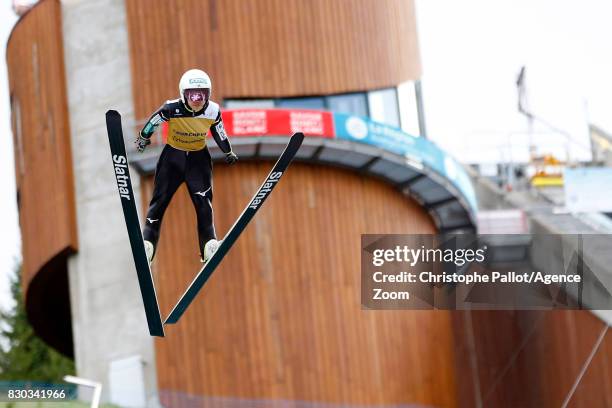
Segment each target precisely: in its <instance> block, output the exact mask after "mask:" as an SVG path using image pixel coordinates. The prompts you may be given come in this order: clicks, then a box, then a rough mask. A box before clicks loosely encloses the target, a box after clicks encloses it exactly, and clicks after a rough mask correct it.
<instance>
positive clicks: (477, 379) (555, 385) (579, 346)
mask: <svg viewBox="0 0 612 408" xmlns="http://www.w3.org/2000/svg"><path fill="white" fill-rule="evenodd" d="M453 322H454V326H455V334H456V347H457V349H456V353H455V356H456V358H457V372H458V373H459V375H457V388H458V403H459V406H461V407H475V406H484V407H500V408H514V407H523V408H532V407H533V408H556V407H560V406H562V405H563V402H564V401H565V398H566V397H567V395H568V394H569V393H570V390H571V389H572V387H573V385H574V382H575V381H576V380H577V378H578V376H579V374H580V372H581V370H582V368H583V365H584V364H585V363H586V362H587V360H588V358H589V356H590V354H591V352H592V351H593V348H594V346H595V345H596V343H597V341H598V338H599V336H600V335H601V333H602V331H603V330H604V329H605V327H606V323H604V322H602V321H601V320H600V319H598V318H597V317H596V316H595V315H593V313H591V312H589V311H472V312H470V311H462V312H456V313H455V314H454V315H453ZM472 339H473V340H472ZM610 367H612V335H611V334H610V331H609V330H608V332H607V334H606V336H605V337H604V340H603V343H602V344H601V346H600V347H599V349H598V350H597V352H596V353H595V355H594V357H593V360H592V362H591V363H590V365H589V366H588V369H587V371H586V373H585V375H584V377H583V378H582V379H581V381H580V383H579V385H578V387H577V388H576V391H575V393H574V395H573V396H572V398H571V399H570V403H569V405H568V406H569V407H585V408H586V407H610V406H612V369H611V368H610ZM479 401H480V403H479Z"/></svg>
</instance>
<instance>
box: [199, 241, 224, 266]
mask: <svg viewBox="0 0 612 408" xmlns="http://www.w3.org/2000/svg"><path fill="white" fill-rule="evenodd" d="M219 245H221V241H217V240H216V239H214V238H213V239H211V240H209V241H208V242H207V243H206V244H205V245H204V258H202V259H200V261H202V263H203V264H206V262H208V260H209V259H210V258H212V256H213V255H214V254H215V252H217V249H219Z"/></svg>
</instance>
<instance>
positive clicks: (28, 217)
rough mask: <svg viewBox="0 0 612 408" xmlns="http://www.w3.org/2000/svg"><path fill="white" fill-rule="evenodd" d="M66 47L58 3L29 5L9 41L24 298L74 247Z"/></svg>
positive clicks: (9, 69) (53, 0)
mask: <svg viewBox="0 0 612 408" xmlns="http://www.w3.org/2000/svg"><path fill="white" fill-rule="evenodd" d="M62 44H63V39H62V20H61V5H60V2H59V1H58V0H45V1H41V2H40V3H39V4H37V5H36V6H35V7H34V8H33V9H31V10H30V11H29V12H28V13H27V14H26V15H25V16H23V17H22V18H21V20H19V22H18V23H17V25H16V26H15V27H14V29H13V31H12V33H11V36H10V38H9V40H8V44H7V52H6V59H7V65H8V77H9V90H10V97H11V111H12V130H13V144H14V150H15V175H16V181H17V189H18V196H19V223H20V226H21V236H22V242H23V244H22V256H23V283H24V288H25V289H26V290H25V291H24V292H25V293H26V298H27V297H28V294H29V292H28V291H27V289H28V287H29V285H30V282H31V281H32V280H33V279H34V277H35V276H36V275H37V274H38V273H39V272H40V271H41V269H42V268H43V267H44V265H46V264H48V263H50V262H51V261H52V260H53V258H54V257H56V256H59V255H60V254H62V255H64V256H65V255H66V254H67V253H71V252H74V251H76V250H77V229H76V210H75V197H74V181H73V174H72V155H71V147H70V131H69V122H68V106H67V99H66V81H65V72H64V51H63V45H62ZM64 269H65V268H64ZM60 270H61V268H60ZM58 272H59V271H58ZM64 272H65V270H64ZM53 296H57V294H53ZM70 346H71V345H70Z"/></svg>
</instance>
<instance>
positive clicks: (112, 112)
mask: <svg viewBox="0 0 612 408" xmlns="http://www.w3.org/2000/svg"><path fill="white" fill-rule="evenodd" d="M110 116H119V117H121V115H120V114H119V112H117V111H116V110H114V109H109V110H107V111H106V117H107V118H108V117H110Z"/></svg>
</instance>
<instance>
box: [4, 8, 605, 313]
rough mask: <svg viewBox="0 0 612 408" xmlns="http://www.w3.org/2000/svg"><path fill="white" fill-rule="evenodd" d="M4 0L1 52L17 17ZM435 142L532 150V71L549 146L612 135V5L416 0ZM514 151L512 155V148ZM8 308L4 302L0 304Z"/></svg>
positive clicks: (7, 247) (8, 245)
mask: <svg viewBox="0 0 612 408" xmlns="http://www.w3.org/2000/svg"><path fill="white" fill-rule="evenodd" d="M10 3H11V2H10V1H0V43H1V44H2V45H1V47H2V55H5V45H6V40H7V38H8V35H9V33H10V29H11V27H12V26H13V24H14V21H15V20H16V18H15V16H14V14H13V12H12V10H11V8H10ZM416 6H417V25H418V32H419V42H420V49H421V57H422V58H421V59H422V64H423V78H422V81H423V90H424V97H425V114H426V120H427V128H428V133H429V136H430V138H432V139H433V140H435V141H436V142H437V143H438V144H440V145H441V146H442V147H444V148H445V149H447V150H448V151H450V152H451V153H453V154H454V155H455V156H456V157H457V158H458V159H459V160H461V161H473V160H474V158H475V157H476V158H477V159H481V160H482V159H483V158H495V157H505V158H509V159H516V156H513V155H516V154H517V153H516V152H514V150H512V149H507V148H508V146H509V145H512V148H513V149H514V148H518V150H521V149H522V151H526V147H527V137H526V129H527V126H526V122H525V119H524V118H523V117H521V116H520V115H519V114H518V113H517V97H516V86H515V80H516V76H517V74H518V72H519V69H520V68H521V66H523V65H525V66H526V67H527V82H528V85H529V87H530V98H531V106H532V108H533V110H534V111H535V112H536V113H537V114H539V115H540V116H542V117H543V118H545V119H546V120H547V121H548V122H550V123H551V124H553V125H554V126H556V127H559V128H562V129H563V130H564V131H566V132H567V133H568V134H570V135H571V137H572V138H573V139H574V140H573V141H572V142H567V143H566V142H565V139H566V136H562V135H559V134H551V133H550V132H548V134H547V132H546V131H543V130H538V132H539V134H537V135H536V139H538V141H539V144H540V145H542V146H541V147H542V148H543V149H546V148H547V146H553V145H559V144H567V146H570V148H571V150H572V152H571V154H574V155H580V154H581V152H582V153H584V152H585V151H586V150H588V146H585V143H586V126H587V120H589V119H590V121H592V122H594V123H595V124H598V125H599V126H601V127H603V128H604V129H606V130H607V131H608V132H612V41H611V40H610V39H612V24H610V21H612V1H610V0H580V1H578V0H572V1H570V0H495V1H491V0H461V1H457V0H416ZM0 115H1V117H2V119H3V120H0V134H1V135H2V138H3V141H4V148H3V149H0V226H1V231H2V234H0V299H4V300H6V299H7V296H8V291H7V290H8V289H7V288H8V286H7V279H6V275H7V274H8V272H9V271H11V270H12V269H13V266H14V263H15V259H17V258H19V257H20V255H19V253H20V237H19V231H18V218H17V209H16V202H15V180H14V177H15V175H14V164H13V147H12V146H13V138H12V135H11V133H10V132H11V131H10V112H9V96H8V85H7V79H6V66H5V64H4V63H0ZM510 150H512V151H513V152H514V153H508V151H510ZM2 306H4V307H6V301H4V302H0V307H2Z"/></svg>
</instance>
